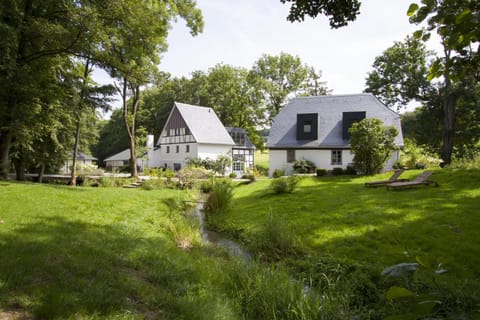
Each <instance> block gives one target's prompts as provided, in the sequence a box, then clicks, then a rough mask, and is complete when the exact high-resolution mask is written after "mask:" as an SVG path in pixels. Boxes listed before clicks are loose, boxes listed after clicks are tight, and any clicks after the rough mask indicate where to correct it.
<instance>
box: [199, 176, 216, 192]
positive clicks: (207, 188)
mask: <svg viewBox="0 0 480 320" xmlns="http://www.w3.org/2000/svg"><path fill="white" fill-rule="evenodd" d="M199 188H200V191H202V192H203V193H209V192H211V191H212V189H213V179H208V180H204V181H201V182H200V185H199Z"/></svg>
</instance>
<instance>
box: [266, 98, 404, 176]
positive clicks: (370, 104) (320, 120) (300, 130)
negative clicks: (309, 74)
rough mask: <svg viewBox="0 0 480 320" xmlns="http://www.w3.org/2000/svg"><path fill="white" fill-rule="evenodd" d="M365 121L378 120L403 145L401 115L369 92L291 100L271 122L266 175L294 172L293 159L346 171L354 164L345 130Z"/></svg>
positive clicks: (394, 158)
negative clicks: (277, 171) (276, 171)
mask: <svg viewBox="0 0 480 320" xmlns="http://www.w3.org/2000/svg"><path fill="white" fill-rule="evenodd" d="M364 118H377V119H380V120H381V121H382V122H383V123H384V124H385V125H387V126H394V127H395V128H396V129H397V130H398V132H399V133H398V135H397V137H396V138H395V144H396V145H397V146H399V147H401V146H403V136H402V129H401V126H400V115H399V114H397V113H396V112H394V111H392V110H391V109H389V108H388V107H387V106H385V105H384V104H383V103H381V102H380V101H379V100H378V99H377V98H376V97H375V96H373V95H372V94H369V93H365V94H352V95H329V96H316V97H302V98H294V99H292V100H291V101H290V102H289V103H288V104H287V105H286V106H285V107H283V108H282V110H281V111H280V113H279V114H278V115H277V116H276V117H275V118H274V119H273V123H272V127H271V128H270V134H269V136H268V140H267V148H268V149H269V150H270V165H269V167H270V168H269V175H270V176H272V174H273V171H274V170H275V169H282V170H284V171H285V173H287V174H288V173H291V172H292V171H293V163H294V161H295V160H301V159H305V160H309V161H312V162H313V163H315V165H316V167H317V168H322V169H327V170H331V169H333V168H335V167H342V168H346V167H347V166H348V165H349V164H351V163H352V162H353V154H352V153H351V149H350V143H349V138H350V137H349V132H348V129H349V128H350V127H351V125H352V124H353V123H354V122H356V121H360V120H362V119H364ZM399 157H400V153H399V152H398V151H397V152H395V153H394V154H393V156H392V157H391V158H390V159H389V160H388V162H387V164H386V169H391V168H392V166H393V164H394V163H395V161H397V160H398V159H399Z"/></svg>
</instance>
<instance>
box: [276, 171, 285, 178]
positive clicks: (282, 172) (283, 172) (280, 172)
mask: <svg viewBox="0 0 480 320" xmlns="http://www.w3.org/2000/svg"><path fill="white" fill-rule="evenodd" d="M284 175H285V171H283V170H282V169H275V170H274V171H273V177H274V178H280V177H282V176H284Z"/></svg>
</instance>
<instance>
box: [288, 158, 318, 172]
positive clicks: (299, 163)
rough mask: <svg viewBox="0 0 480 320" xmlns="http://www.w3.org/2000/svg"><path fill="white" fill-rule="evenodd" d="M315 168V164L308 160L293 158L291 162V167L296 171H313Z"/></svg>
mask: <svg viewBox="0 0 480 320" xmlns="http://www.w3.org/2000/svg"><path fill="white" fill-rule="evenodd" d="M315 168H316V167H315V164H314V163H313V162H312V161H310V160H305V159H301V160H295V162H294V163H293V169H294V170H295V172H298V173H314V172H315Z"/></svg>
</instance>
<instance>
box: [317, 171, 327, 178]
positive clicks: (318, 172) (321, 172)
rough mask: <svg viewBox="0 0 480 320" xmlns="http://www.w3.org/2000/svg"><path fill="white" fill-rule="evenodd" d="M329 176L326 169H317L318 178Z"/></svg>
mask: <svg viewBox="0 0 480 320" xmlns="http://www.w3.org/2000/svg"><path fill="white" fill-rule="evenodd" d="M326 175H327V170H325V169H317V177H323V176H326Z"/></svg>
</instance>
